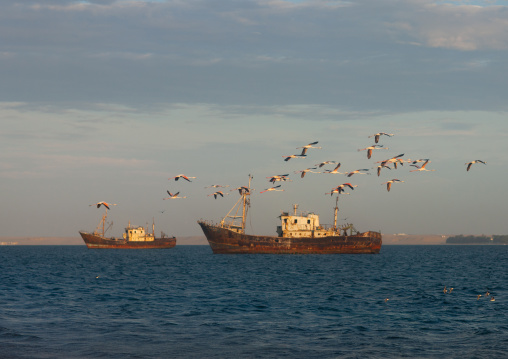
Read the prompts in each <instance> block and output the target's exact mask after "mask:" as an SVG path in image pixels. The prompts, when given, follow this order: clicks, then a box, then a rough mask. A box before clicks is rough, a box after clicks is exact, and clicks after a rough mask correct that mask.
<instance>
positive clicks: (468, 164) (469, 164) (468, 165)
mask: <svg viewBox="0 0 508 359" xmlns="http://www.w3.org/2000/svg"><path fill="white" fill-rule="evenodd" d="M474 163H483V164H484V165H486V163H485V162H483V161H482V160H474V161H471V162H467V163H466V165H467V171H469V169H470V168H471V166H472V165H473V164H474Z"/></svg>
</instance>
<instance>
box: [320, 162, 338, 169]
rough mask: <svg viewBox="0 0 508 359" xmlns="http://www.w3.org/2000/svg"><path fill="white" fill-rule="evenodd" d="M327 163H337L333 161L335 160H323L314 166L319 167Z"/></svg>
mask: <svg viewBox="0 0 508 359" xmlns="http://www.w3.org/2000/svg"><path fill="white" fill-rule="evenodd" d="M329 163H337V162H335V161H324V162H321V163H316V164H315V165H314V166H318V167H319V168H321V167H323V166H324V165H327V164H329Z"/></svg>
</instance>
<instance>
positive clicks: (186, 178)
mask: <svg viewBox="0 0 508 359" xmlns="http://www.w3.org/2000/svg"><path fill="white" fill-rule="evenodd" d="M173 178H174V179H175V181H178V180H179V179H180V178H183V179H184V180H186V181H189V182H192V181H191V180H190V179H189V178H196V177H188V176H186V175H183V174H180V175H178V176H175V177H171V178H168V179H169V180H172V179H173Z"/></svg>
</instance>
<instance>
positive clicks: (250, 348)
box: [0, 245, 508, 359]
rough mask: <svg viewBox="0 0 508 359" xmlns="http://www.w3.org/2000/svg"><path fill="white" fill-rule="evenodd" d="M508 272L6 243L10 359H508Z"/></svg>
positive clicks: (421, 256)
mask: <svg viewBox="0 0 508 359" xmlns="http://www.w3.org/2000/svg"><path fill="white" fill-rule="evenodd" d="M507 268H508V246H493V245H491V246H473V245H469V246H460V245H457V246H450V245H448V246H444V245H443V246H432V245H428V246H425V245H422V246H388V245H385V246H383V247H382V249H381V253H379V254H357V255H273V254H272V255H270V254H268V255H253V254H249V255H240V254H239V255H219V254H213V253H212V251H211V249H210V248H209V247H208V246H180V245H178V246H176V247H175V248H172V249H159V250H157V249H143V250H128V249H124V250H121V249H87V248H86V247H85V246H1V247H0V358H2V359H4V358H12V359H18V358H19V359H21V358H52V359H53V358H66V359H67V358H113V359H114V358H119V359H120V358H121V359H128V358H236V359H237V358H383V359H384V358H462V359H463V358H508V269H507ZM445 287H446V292H445V290H444V289H445ZM452 288H453V289H452ZM487 292H488V293H487ZM478 295H481V297H478Z"/></svg>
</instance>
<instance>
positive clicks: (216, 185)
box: [205, 184, 229, 188]
mask: <svg viewBox="0 0 508 359" xmlns="http://www.w3.org/2000/svg"><path fill="white" fill-rule="evenodd" d="M226 187H229V185H225V186H223V185H220V184H213V185H211V186H208V187H205V188H226Z"/></svg>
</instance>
